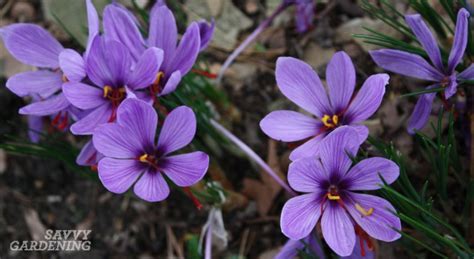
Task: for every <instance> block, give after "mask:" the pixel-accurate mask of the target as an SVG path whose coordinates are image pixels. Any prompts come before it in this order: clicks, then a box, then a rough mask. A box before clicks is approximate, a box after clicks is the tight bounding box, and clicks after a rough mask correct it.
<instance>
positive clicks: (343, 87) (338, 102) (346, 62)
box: [326, 51, 356, 113]
mask: <svg viewBox="0 0 474 259" xmlns="http://www.w3.org/2000/svg"><path fill="white" fill-rule="evenodd" d="M326 81H327V84H328V88H329V99H330V100H331V105H332V108H333V110H334V111H335V113H339V112H340V111H342V110H344V109H346V107H347V105H348V104H349V101H350V100H351V97H352V93H354V87H355V82H356V74H355V68H354V65H353V64H352V61H351V58H349V56H348V55H347V54H346V53H345V52H343V51H340V52H337V53H336V54H334V56H333V57H332V59H331V61H330V62H329V64H328V66H327V69H326Z"/></svg>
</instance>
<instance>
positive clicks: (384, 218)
mask: <svg viewBox="0 0 474 259" xmlns="http://www.w3.org/2000/svg"><path fill="white" fill-rule="evenodd" d="M358 137H359V136H358V133H357V132H356V131H355V130H354V129H353V128H351V127H347V126H344V127H340V128H338V129H336V130H335V131H334V132H332V133H331V134H330V135H329V136H328V137H327V138H326V139H325V140H324V141H323V142H322V143H321V145H320V146H319V154H318V156H317V157H306V158H302V159H299V160H297V161H295V162H293V163H292V164H291V165H290V167H289V171H288V182H289V183H290V185H291V187H292V188H293V189H295V190H296V191H299V192H303V193H305V194H302V195H300V196H297V197H294V198H291V199H290V200H288V201H287V202H286V203H285V205H284V206H283V210H282V213H281V222H280V225H281V229H282V232H283V233H284V234H285V235H286V236H287V237H289V238H290V239H294V240H299V239H302V238H304V237H306V236H308V235H309V234H310V233H311V232H312V230H313V229H314V227H315V226H316V223H317V222H318V221H319V219H320V218H321V229H322V233H323V237H324V239H325V241H326V243H327V244H328V245H329V247H330V248H331V249H332V250H333V251H334V252H335V253H337V254H338V255H340V256H349V255H351V254H352V252H353V250H354V246H355V243H356V236H358V237H359V238H360V239H361V240H362V241H363V242H361V244H362V245H363V243H364V242H366V243H367V244H368V245H369V247H371V240H370V237H372V238H375V239H379V240H383V241H387V242H389V241H394V240H396V239H398V238H400V234H399V233H398V232H397V231H395V230H400V229H401V223H400V219H399V218H398V217H397V216H395V215H394V214H393V213H394V212H395V209H394V208H393V206H392V205H391V204H390V203H389V202H388V201H386V200H384V199H382V198H379V197H376V196H372V195H367V194H359V193H355V192H354V191H367V190H377V189H380V188H381V186H382V185H383V182H382V180H381V179H380V177H383V178H384V179H385V181H386V182H387V183H388V184H391V183H392V182H394V181H395V180H396V179H397V178H398V176H399V168H398V166H397V165H396V164H395V163H394V162H392V161H390V160H388V159H385V158H379V157H373V158H367V159H364V160H362V161H360V162H359V163H357V164H356V165H354V166H352V168H351V165H352V160H351V158H350V157H349V156H355V155H356V153H357V150H358V149H359V142H360V141H359V140H358ZM394 229H395V230H394Z"/></svg>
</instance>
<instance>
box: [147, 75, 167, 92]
mask: <svg viewBox="0 0 474 259" xmlns="http://www.w3.org/2000/svg"><path fill="white" fill-rule="evenodd" d="M163 77H165V73H163V72H161V71H160V72H158V74H156V78H155V81H153V83H152V84H151V85H150V91H151V94H152V95H156V94H159V93H160V92H161V90H163V89H161V86H160V82H161V80H162V79H163Z"/></svg>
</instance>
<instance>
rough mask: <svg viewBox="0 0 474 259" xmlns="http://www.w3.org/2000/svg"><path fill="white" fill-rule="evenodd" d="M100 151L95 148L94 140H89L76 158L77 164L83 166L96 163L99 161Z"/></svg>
mask: <svg viewBox="0 0 474 259" xmlns="http://www.w3.org/2000/svg"><path fill="white" fill-rule="evenodd" d="M98 157H99V152H97V149H95V147H94V144H93V143H92V140H89V141H87V143H86V144H85V145H84V146H83V147H82V149H81V152H80V153H79V155H78V156H77V158H76V164H78V165H82V166H90V165H94V164H95V163H96V162H97V161H98Z"/></svg>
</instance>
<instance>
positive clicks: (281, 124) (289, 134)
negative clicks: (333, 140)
mask: <svg viewBox="0 0 474 259" xmlns="http://www.w3.org/2000/svg"><path fill="white" fill-rule="evenodd" d="M320 124H321V123H320V122H319V121H317V120H315V119H313V118H311V117H308V116H306V115H303V114H301V113H299V112H294V111H273V112H271V113H270V114H268V115H267V116H265V118H263V119H262V121H260V128H261V129H262V130H263V132H265V134H267V135H268V136H269V137H271V138H273V139H276V140H280V141H286V142H291V141H299V140H302V139H306V138H309V137H312V136H316V135H317V134H318V133H319V128H320V127H319V126H320Z"/></svg>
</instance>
